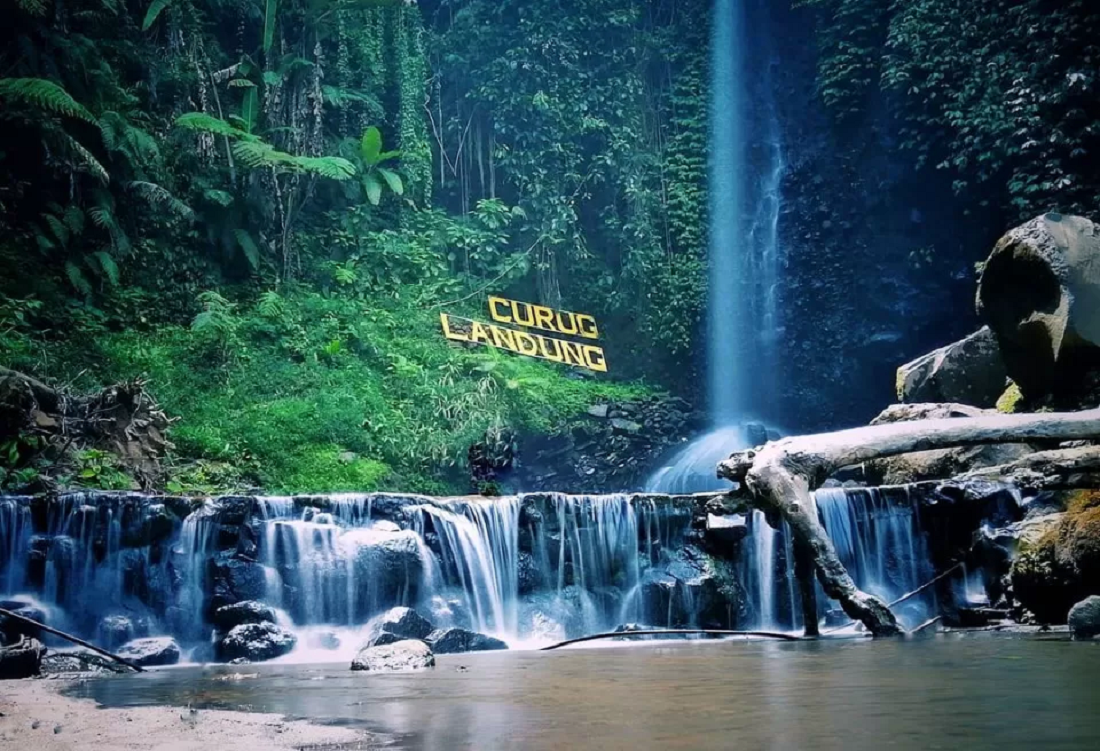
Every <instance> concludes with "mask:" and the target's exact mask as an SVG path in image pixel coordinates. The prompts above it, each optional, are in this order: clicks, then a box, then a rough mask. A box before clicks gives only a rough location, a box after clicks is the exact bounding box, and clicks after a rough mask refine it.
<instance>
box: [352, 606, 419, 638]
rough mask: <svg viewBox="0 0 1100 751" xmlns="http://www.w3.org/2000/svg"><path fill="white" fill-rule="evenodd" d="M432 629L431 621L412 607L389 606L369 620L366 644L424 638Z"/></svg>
mask: <svg viewBox="0 0 1100 751" xmlns="http://www.w3.org/2000/svg"><path fill="white" fill-rule="evenodd" d="M432 630H433V626H432V624H431V622H430V621H429V620H428V619H427V618H425V617H424V616H422V615H420V613H418V612H416V611H415V610H413V609H412V608H405V607H398V608H390V609H389V610H387V611H386V612H385V613H383V614H382V615H380V616H378V617H377V618H375V619H374V621H372V622H371V638H370V641H369V642H368V646H375V645H379V644H392V643H394V642H397V641H402V640H404V639H424V638H426V637H427V636H428V634H430V633H431V632H432Z"/></svg>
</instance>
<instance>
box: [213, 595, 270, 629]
mask: <svg viewBox="0 0 1100 751" xmlns="http://www.w3.org/2000/svg"><path fill="white" fill-rule="evenodd" d="M274 622H275V611H274V610H273V609H272V608H271V607H269V606H267V605H264V604H263V603H262V602H256V601H255V600H244V601H243V602H236V603H233V604H232V605H223V606H222V607H220V608H218V609H217V610H215V611H214V625H215V626H217V627H218V630H219V631H223V632H228V631H232V630H233V629H234V628H236V627H237V626H241V625H244V624H246V623H274Z"/></svg>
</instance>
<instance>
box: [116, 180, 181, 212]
mask: <svg viewBox="0 0 1100 751" xmlns="http://www.w3.org/2000/svg"><path fill="white" fill-rule="evenodd" d="M126 187H127V188H128V189H129V190H131V191H133V192H134V193H136V194H137V195H139V196H141V197H142V198H144V199H145V200H146V201H148V202H149V203H150V204H152V205H154V206H162V207H164V208H166V209H168V210H169V211H171V212H172V213H173V214H175V215H176V216H178V217H180V218H181V219H187V220H188V221H190V220H193V219H194V218H195V212H194V210H193V209H192V208H191V207H190V206H188V205H187V204H186V203H184V202H183V201H181V200H180V199H178V198H176V197H175V196H174V195H172V193H171V191H169V190H168V189H167V188H165V187H163V186H161V185H157V184H156V183H151V182H146V181H144V180H133V181H131V182H129V183H126Z"/></svg>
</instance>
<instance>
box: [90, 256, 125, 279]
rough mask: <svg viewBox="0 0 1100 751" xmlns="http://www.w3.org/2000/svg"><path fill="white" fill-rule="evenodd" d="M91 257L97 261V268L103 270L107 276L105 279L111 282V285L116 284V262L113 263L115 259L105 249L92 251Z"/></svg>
mask: <svg viewBox="0 0 1100 751" xmlns="http://www.w3.org/2000/svg"><path fill="white" fill-rule="evenodd" d="M92 257H93V258H95V259H96V261H98V262H99V268H100V269H101V270H102V271H103V275H104V276H106V277H107V281H109V282H110V283H111V286H112V287H114V286H118V277H119V274H118V264H117V263H115V259H114V258H113V257H112V256H111V254H110V253H108V252H107V251H105V250H97V251H96V252H95V253H92Z"/></svg>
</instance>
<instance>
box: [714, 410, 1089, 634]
mask: <svg viewBox="0 0 1100 751" xmlns="http://www.w3.org/2000/svg"><path fill="white" fill-rule="evenodd" d="M1097 437H1100V409H1092V410H1086V411H1082V412H1068V413H1046V414H1028V415H994V414H990V415H980V416H976V417H955V418H945V419H934V420H917V421H913V422H895V423H886V424H880V425H871V426H868V427H865V428H854V429H852V430H841V431H837V432H835V433H822V434H818V435H809V436H798V437H792V438H784V439H782V440H779V441H772V442H769V443H767V444H765V445H764V446H761V447H758V448H756V449H749V450H747V451H740V452H737V453H734V454H733V455H731V456H730V458H728V459H726V460H724V461H722V462H720V463H719V465H718V476H719V477H722V478H725V479H727V480H732V481H734V482H737V483H739V484H740V485H742V486H743V487H744V488H745V489H746V490H747V491H748V494H747V495H748V496H749V498H748V503H749V504H750V505H752V506H754V507H755V508H758V509H760V510H762V511H764V512H765V513H770V514H778V515H779V516H780V517H781V518H782V519H783V520H784V521H786V522H787V525H788V527H789V528H790V530H791V535H792V537H793V539H794V543H795V545H800V544H801V545H806V546H807V547H808V550H809V551H810V553H811V554H812V559H813V568H814V570H815V571H816V573H817V579H818V581H819V582H821V586H822V589H824V590H825V594H827V595H828V596H829V597H831V598H833V599H834V600H837V601H838V602H839V603H840V606H841V608H843V610H844V612H845V613H847V614H848V616H849V617H851V618H853V619H855V620H858V621H861V622H862V623H863V624H864V626H866V627H867V630H868V631H870V632H871V633H872V634H874V635H875V636H893V635H896V634H900V633H901V628H900V627H899V626H898V622H897V619H896V618H895V617H894V614H893V613H892V612H891V611H890V609H889V607H887V605H886V604H885V603H884V602H883V601H882V600H880V599H879V598H877V597H874V596H872V595H869V594H867V593H866V592H862V591H860V589H859V588H858V587H856V585H855V582H854V581H853V580H852V577H851V576H850V575H849V574H848V572H847V571H846V570H845V568H844V565H843V564H842V563H841V562H840V558H839V557H838V556H837V553H836V549H835V548H834V547H833V543H832V540H830V539H829V536H828V534H827V533H826V531H825V528H824V527H823V526H822V524H821V521H820V520H819V519H818V515H817V507H816V504H815V502H814V498H813V496H812V495H811V491H812V490H814V489H815V488H816V487H818V486H819V485H820V484H821V483H822V482H824V481H825V479H826V478H827V477H828V476H829V474H831V473H832V472H834V471H836V470H837V469H839V468H840V467H843V466H846V465H849V464H859V463H861V462H865V461H869V460H871V459H879V458H883V457H888V456H897V455H898V454H906V453H910V452H914V451H927V450H930V449H939V448H951V447H954V446H974V445H980V444H988V443H1030V442H1033V441H1071V440H1081V439H1090V438H1097ZM806 615H807V617H809V616H810V614H808V613H807V614H806ZM813 619H815V620H816V614H813Z"/></svg>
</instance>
